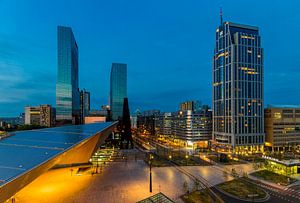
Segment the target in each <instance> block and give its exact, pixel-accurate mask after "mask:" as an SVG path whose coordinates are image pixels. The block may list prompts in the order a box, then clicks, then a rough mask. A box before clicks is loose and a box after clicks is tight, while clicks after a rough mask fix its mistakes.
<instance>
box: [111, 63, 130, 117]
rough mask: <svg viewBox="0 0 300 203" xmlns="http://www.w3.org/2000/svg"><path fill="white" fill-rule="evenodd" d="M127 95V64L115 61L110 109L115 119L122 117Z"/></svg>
mask: <svg viewBox="0 0 300 203" xmlns="http://www.w3.org/2000/svg"><path fill="white" fill-rule="evenodd" d="M125 97H127V64H121V63H113V64H112V67H111V72H110V109H111V116H112V119H113V120H117V119H118V118H119V117H122V114H123V102H124V98H125Z"/></svg>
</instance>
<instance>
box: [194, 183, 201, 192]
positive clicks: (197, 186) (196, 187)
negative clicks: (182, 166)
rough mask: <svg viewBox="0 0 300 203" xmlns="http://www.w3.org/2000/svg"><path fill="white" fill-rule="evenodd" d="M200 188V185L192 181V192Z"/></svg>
mask: <svg viewBox="0 0 300 203" xmlns="http://www.w3.org/2000/svg"><path fill="white" fill-rule="evenodd" d="M199 188H200V183H199V181H198V180H196V181H194V188H193V191H197V190H199Z"/></svg>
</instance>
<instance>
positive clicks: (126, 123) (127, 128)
mask: <svg viewBox="0 0 300 203" xmlns="http://www.w3.org/2000/svg"><path fill="white" fill-rule="evenodd" d="M122 137H123V138H122V140H126V141H127V143H126V149H128V148H129V142H130V145H131V148H133V139H132V133H131V122H130V113H129V105H128V98H124V103H123V116H122Z"/></svg>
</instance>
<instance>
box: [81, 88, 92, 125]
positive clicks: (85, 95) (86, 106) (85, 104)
mask: <svg viewBox="0 0 300 203" xmlns="http://www.w3.org/2000/svg"><path fill="white" fill-rule="evenodd" d="M90 97H91V96H90V92H88V91H86V90H85V89H83V90H81V91H80V114H81V119H82V120H81V123H84V117H86V116H88V114H89V111H90V100H91V98H90Z"/></svg>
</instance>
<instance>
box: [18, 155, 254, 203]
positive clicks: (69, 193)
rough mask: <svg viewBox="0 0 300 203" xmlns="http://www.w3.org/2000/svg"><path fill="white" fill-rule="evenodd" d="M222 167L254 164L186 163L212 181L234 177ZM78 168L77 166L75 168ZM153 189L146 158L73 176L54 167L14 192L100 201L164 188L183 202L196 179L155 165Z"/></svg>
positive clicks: (30, 197) (135, 197)
mask: <svg viewBox="0 0 300 203" xmlns="http://www.w3.org/2000/svg"><path fill="white" fill-rule="evenodd" d="M220 167H225V168H228V170H231V168H232V167H235V168H236V170H237V171H238V172H239V171H247V170H252V169H251V168H252V167H251V164H241V165H234V166H232V165H231V166H185V167H184V168H185V169H186V170H188V171H189V172H190V173H192V174H193V175H195V176H201V177H203V178H204V179H206V180H207V181H208V182H209V183H210V184H211V185H215V184H218V183H221V182H224V181H225V180H230V179H231V177H230V176H227V177H225V176H224V173H223V171H222V170H221V168H220ZM74 171H75V170H74ZM152 177H153V192H152V193H150V192H149V166H148V165H146V164H145V162H144V161H143V160H137V161H134V160H130V161H127V162H126V161H124V162H111V163H109V164H108V166H106V167H105V168H103V171H102V173H100V174H95V175H93V176H92V175H90V174H83V175H81V176H77V175H75V174H73V175H72V176H71V174H70V169H56V170H51V171H49V172H47V173H45V174H43V175H42V176H40V177H39V178H37V179H36V180H35V181H33V182H32V183H31V184H30V185H28V186H27V187H25V188H24V189H23V190H21V191H20V192H19V193H17V194H16V195H15V199H16V202H100V203H102V202H103V203H125V202H126V203H127V202H128V203H133V202H136V201H139V200H142V199H144V198H146V197H149V196H151V195H153V194H156V193H158V192H162V193H164V194H165V195H167V196H168V197H169V198H171V199H172V200H174V201H175V202H182V201H181V199H180V196H181V195H182V194H183V193H184V192H183V183H184V181H186V182H188V183H189V186H190V188H192V187H193V184H194V183H193V182H192V181H191V180H190V179H189V178H188V177H187V176H186V175H184V174H182V173H180V172H179V171H178V170H177V169H176V168H175V167H155V168H152Z"/></svg>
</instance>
